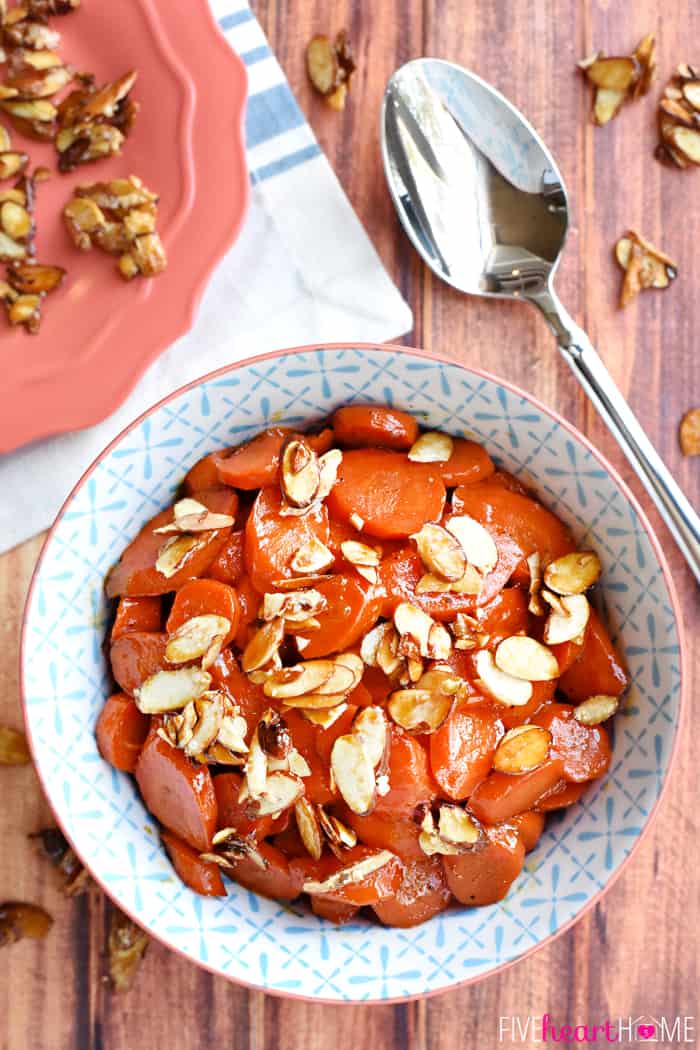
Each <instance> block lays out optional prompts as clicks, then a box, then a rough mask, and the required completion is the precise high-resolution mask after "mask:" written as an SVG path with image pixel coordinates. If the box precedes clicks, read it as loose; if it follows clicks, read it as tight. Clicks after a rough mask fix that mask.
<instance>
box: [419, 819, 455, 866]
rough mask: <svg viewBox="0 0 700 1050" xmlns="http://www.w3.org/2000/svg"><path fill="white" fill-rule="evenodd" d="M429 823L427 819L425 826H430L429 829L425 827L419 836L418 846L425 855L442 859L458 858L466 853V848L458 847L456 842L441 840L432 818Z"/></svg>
mask: <svg viewBox="0 0 700 1050" xmlns="http://www.w3.org/2000/svg"><path fill="white" fill-rule="evenodd" d="M429 817H430V819H429V821H428V820H427V819H426V820H425V821H424V824H426V825H427V824H429V825H430V826H428V827H423V828H422V830H421V832H420V834H419V836H418V845H419V846H420V848H421V849H422V851H423V853H425V855H426V857H433V856H435V854H438V856H441V857H456V856H457V855H458V854H460V853H463V852H464V846H462V845H459V846H458V845H456V844H455V843H454V842H447V840H446V839H443V838H441V836H440V835H439V834H438V832H437V830H436V829H435V823H434V821H433V819H432V816H430V815H429Z"/></svg>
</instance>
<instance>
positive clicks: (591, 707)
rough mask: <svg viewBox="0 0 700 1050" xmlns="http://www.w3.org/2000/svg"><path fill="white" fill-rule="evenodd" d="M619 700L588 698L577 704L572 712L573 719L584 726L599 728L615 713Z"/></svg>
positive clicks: (605, 697)
mask: <svg viewBox="0 0 700 1050" xmlns="http://www.w3.org/2000/svg"><path fill="white" fill-rule="evenodd" d="M619 706H620V700H619V697H617V696H605V695H604V694H602V693H601V694H598V695H597V696H589V697H588V699H587V700H584V701H583V703H581V704H579V705H578V706H577V708H576V710H575V711H574V718H575V719H576V721H577V722H580V723H581V725H584V726H599V725H600V724H601V723H602V722H607V720H608V719H609V718H612V716H613V715H614V714H615V712H616V711H617V709H618V707H619Z"/></svg>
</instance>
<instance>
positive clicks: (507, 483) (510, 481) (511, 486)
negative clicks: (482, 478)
mask: <svg viewBox="0 0 700 1050" xmlns="http://www.w3.org/2000/svg"><path fill="white" fill-rule="evenodd" d="M488 480H489V481H490V483H491V484H492V485H500V487H501V488H502V489H507V490H508V492H517V493H518V495H519V496H527V497H528V498H529V499H532V492H531V490H530V489H529V488H528V487H527V486H526V485H523V483H522V481H521V480H520V478H516V476H515V474H509V473H508V471H507V470H497V471H496V473H495V474H492V475H491V477H490V478H489V479H488Z"/></svg>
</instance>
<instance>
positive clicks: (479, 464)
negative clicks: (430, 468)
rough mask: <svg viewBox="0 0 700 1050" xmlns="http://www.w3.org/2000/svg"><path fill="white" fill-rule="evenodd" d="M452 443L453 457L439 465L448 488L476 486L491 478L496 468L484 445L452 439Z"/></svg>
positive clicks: (462, 439)
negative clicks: (478, 482) (477, 483)
mask: <svg viewBox="0 0 700 1050" xmlns="http://www.w3.org/2000/svg"><path fill="white" fill-rule="evenodd" d="M452 441H453V449H452V455H451V456H450V458H449V459H448V460H447V462H446V463H440V464H439V467H440V470H441V473H442V480H443V481H444V482H445V484H446V485H447V487H448V488H450V489H451V488H454V487H455V486H456V485H474V484H475V483H476V482H477V481H484V480H485V479H486V478H489V477H491V475H492V474H493V472H494V470H495V469H496V468H495V467H494V465H493V460H492V459H491V457H490V456H489V454H488V452H487V451H486V449H485V448H484V447H483V445H479V444H478V443H477V442H476V441H468V440H467V439H466V438H452Z"/></svg>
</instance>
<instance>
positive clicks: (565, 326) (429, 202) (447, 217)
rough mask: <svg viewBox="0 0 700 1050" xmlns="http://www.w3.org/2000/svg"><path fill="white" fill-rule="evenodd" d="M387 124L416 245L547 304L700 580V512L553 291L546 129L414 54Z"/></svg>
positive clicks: (555, 210) (450, 274) (500, 291)
mask: <svg viewBox="0 0 700 1050" xmlns="http://www.w3.org/2000/svg"><path fill="white" fill-rule="evenodd" d="M381 133H382V153H383V157H384V168H385V172H386V177H387V180H388V183H389V190H390V192H391V196H392V198H393V201H394V204H395V206H396V210H397V212H398V215H399V219H400V220H401V223H402V225H403V227H404V229H405V231H406V233H407V234H408V236H409V238H410V240H411V241H412V243H413V246H414V247H415V249H416V250H417V251H418V253H419V254H420V255H421V256H422V258H423V259H424V260H425V262H426V263H427V264H428V266H429V267H430V268H431V269H432V270H433V271H434V272H435V273H436V274H437V275H438V277H441V278H442V279H443V280H444V281H447V282H448V283H449V284H451V285H453V287H455V288H457V289H459V290H460V291H462V292H469V293H470V294H472V295H488V296H496V297H498V298H502V299H524V300H525V301H526V302H530V303H533V304H534V305H535V306H537V307H539V309H540V310H541V311H542V313H543V314H544V316H545V318H546V320H547V323H548V324H549V326H550V328H551V329H552V331H553V332H554V335H555V336H556V339H557V343H558V344H559V349H560V350H561V352H562V354H563V356H564V358H565V360H566V361H567V363H568V364H569V366H570V367H571V369H572V371H573V372H574V374H575V375H576V377H577V379H578V380H579V382H580V383H581V385H582V386H583V388H584V390H585V391H586V393H587V394H588V396H589V397H590V398H591V400H592V401H593V403H594V405H595V406H596V408H597V409H598V411H599V412H600V414H601V416H602V417H603V419H604V420H605V422H606V423H607V425H608V427H609V428H610V430H611V432H612V434H613V435H614V437H615V438H616V439H617V441H618V443H619V445H620V447H621V448H622V450H623V452H624V453H625V455H626V456H627V458H628V460H629V461H630V463H631V464H632V466H633V467H634V469H635V471H636V472H637V474H638V475H639V478H640V479H641V481H642V483H643V485H644V486H645V488H646V490H647V492H648V493H649V495H650V496H651V498H652V499H653V501H654V503H655V504H656V506H657V508H658V510H659V513H660V514H661V516H662V518H663V519H664V521H665V522H666V524H667V525H668V527H669V529H670V530H671V532H672V533H673V536H674V538H675V540H676V542H677V544H678V546H679V547H680V549H681V550H682V552H683V554H684V555H685V557H686V559H687V561H688V564H689V565H690V567H691V569H692V570H693V572H694V574H695V577H696V579H697V580H698V581H700V518H698V515H697V514H696V513H695V511H694V510H693V508H692V507H691V505H690V503H689V502H688V500H687V498H686V497H685V496H684V494H683V492H682V491H681V489H680V488H679V486H678V485H677V484H676V482H675V481H674V479H673V477H672V476H671V474H670V473H669V471H668V469H667V467H666V466H665V465H664V463H663V461H662V460H661V458H660V456H659V454H658V453H657V452H656V450H655V448H654V447H653V445H652V444H651V442H650V441H649V439H648V437H647V436H646V434H645V433H644V431H643V430H642V428H641V426H640V425H639V423H638V421H637V419H636V418H635V416H634V414H633V413H632V411H631V409H630V407H629V405H628V404H627V403H626V401H625V399H624V398H623V396H622V394H621V393H620V391H619V390H618V389H617V387H616V386H615V384H614V382H613V380H612V378H611V377H610V375H609V373H608V371H607V369H606V368H605V365H604V364H603V362H602V361H601V359H600V358H599V356H598V354H597V353H596V351H595V350H594V349H593V346H592V345H591V343H590V340H589V339H588V337H587V335H586V333H585V332H584V331H582V329H581V328H579V326H578V325H577V324H576V323H575V322H574V321H573V320H572V318H571V317H570V316H569V315H568V313H567V312H566V310H565V309H564V307H563V306H562V304H561V303H560V302H559V300H558V299H557V297H556V294H555V292H554V288H553V277H554V273H555V271H556V268H557V264H558V262H559V257H560V255H561V252H562V249H563V247H564V241H565V238H566V230H567V226H568V222H569V208H568V200H567V196H566V188H565V186H564V182H563V179H562V177H561V174H560V173H559V171H558V169H557V166H556V164H555V163H554V161H553V159H552V157H551V155H550V154H549V152H548V151H547V149H546V148H545V146H544V144H543V143H542V140H541V139H540V137H539V136H538V134H537V132H536V131H535V130H534V129H533V128H532V127H531V126H530V124H528V122H527V121H526V120H525V118H524V117H523V116H522V115H521V114H520V113H519V112H518V110H517V109H515V108H514V107H513V106H512V105H511V104H510V102H508V100H507V99H505V98H504V97H503V95H501V94H500V93H499V92H498V91H496V90H494V88H492V87H490V86H489V85H488V84H487V83H485V82H484V81H483V80H481V79H480V77H477V76H475V75H474V73H469V72H468V71H467V70H466V69H462V68H461V67H460V66H457V65H454V64H453V63H451V62H444V61H441V60H439V59H417V60H415V61H413V62H408V63H407V64H406V65H405V66H402V67H401V68H400V69H399V70H397V71H396V73H394V75H393V76H392V77H391V79H390V81H389V83H388V85H387V88H386V92H385V94H384V102H383V106H382V125H381Z"/></svg>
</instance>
